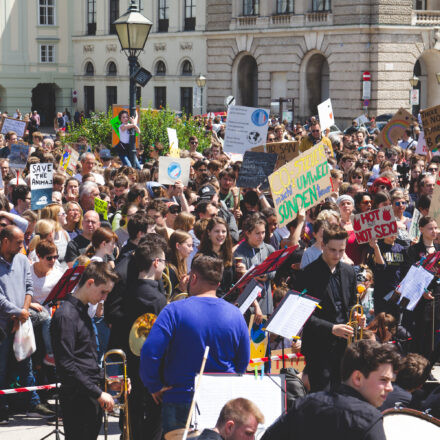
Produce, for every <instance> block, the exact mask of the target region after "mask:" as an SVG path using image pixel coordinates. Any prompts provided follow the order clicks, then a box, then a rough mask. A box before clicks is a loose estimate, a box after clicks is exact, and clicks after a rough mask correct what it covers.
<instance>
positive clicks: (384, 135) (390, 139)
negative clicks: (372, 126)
mask: <svg viewBox="0 0 440 440" xmlns="http://www.w3.org/2000/svg"><path fill="white" fill-rule="evenodd" d="M413 122H417V118H415V117H414V116H413V115H412V114H411V113H409V112H407V111H406V110H405V109H404V108H401V109H399V110H398V111H397V113H396V114H395V115H394V116H393V117H392V118H391V119H390V120H389V121H388V123H387V124H386V125H385V127H384V128H382V131H381V132H380V134H379V136H378V137H377V144H378V145H379V146H380V147H381V148H388V147H390V146H391V145H397V141H398V140H399V139H401V138H402V136H403V133H404V132H405V130H409V129H410V128H411V124H412V123H413Z"/></svg>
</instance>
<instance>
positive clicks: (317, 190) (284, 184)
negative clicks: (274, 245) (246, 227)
mask: <svg viewBox="0 0 440 440" xmlns="http://www.w3.org/2000/svg"><path fill="white" fill-rule="evenodd" d="M269 184H270V189H271V192H272V197H273V200H274V204H275V211H276V214H277V219H278V224H279V225H280V226H285V225H286V224H287V223H289V222H291V221H292V220H294V219H295V218H296V216H297V214H298V211H299V210H300V209H302V208H304V209H309V208H312V207H313V206H316V205H317V204H318V203H319V202H320V201H321V200H324V199H325V198H326V197H329V196H330V193H331V191H332V184H331V180H330V170H329V166H328V162H327V155H326V153H325V145H324V144H322V143H320V144H318V145H315V146H314V147H312V148H310V149H309V150H307V151H305V152H304V153H302V154H301V155H299V156H298V157H297V158H295V159H293V160H291V161H290V162H289V163H287V164H286V165H284V166H282V167H281V168H280V169H278V170H277V171H275V172H274V173H273V174H271V175H270V176H269Z"/></svg>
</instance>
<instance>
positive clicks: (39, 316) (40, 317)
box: [29, 308, 53, 354]
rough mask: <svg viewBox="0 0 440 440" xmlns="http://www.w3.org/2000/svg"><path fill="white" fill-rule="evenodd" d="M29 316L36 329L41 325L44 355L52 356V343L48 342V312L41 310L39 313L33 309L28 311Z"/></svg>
mask: <svg viewBox="0 0 440 440" xmlns="http://www.w3.org/2000/svg"><path fill="white" fill-rule="evenodd" d="M29 313H30V315H31V321H32V325H33V326H34V328H35V327H38V326H40V325H41V333H42V336H43V341H44V347H45V349H46V354H53V351H52V342H51V340H50V315H49V312H48V311H47V310H46V309H45V308H43V310H42V311H41V312H37V311H36V310H34V309H29Z"/></svg>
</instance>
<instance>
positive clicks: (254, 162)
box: [237, 151, 277, 188]
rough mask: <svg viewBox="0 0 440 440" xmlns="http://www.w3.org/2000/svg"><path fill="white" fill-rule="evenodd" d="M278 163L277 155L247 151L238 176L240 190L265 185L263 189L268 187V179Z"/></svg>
mask: <svg viewBox="0 0 440 440" xmlns="http://www.w3.org/2000/svg"><path fill="white" fill-rule="evenodd" d="M276 161H277V155H276V154H270V153H256V152H255V151H246V153H244V157H243V164H242V165H241V168H240V173H239V174H238V179H237V186H238V187H239V188H256V187H257V186H258V185H260V184H263V185H262V187H263V188H264V186H266V187H267V186H268V183H267V178H268V177H269V176H270V175H271V174H272V173H273V170H274V168H275V163H276ZM264 183H265V185H264Z"/></svg>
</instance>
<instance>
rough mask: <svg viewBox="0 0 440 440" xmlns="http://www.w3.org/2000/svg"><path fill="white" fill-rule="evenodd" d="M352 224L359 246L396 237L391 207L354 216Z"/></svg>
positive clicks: (395, 226) (395, 225)
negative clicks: (392, 236)
mask: <svg viewBox="0 0 440 440" xmlns="http://www.w3.org/2000/svg"><path fill="white" fill-rule="evenodd" d="M352 223H353V230H354V233H355V235H356V240H357V242H358V243H359V244H361V243H368V242H369V241H370V240H372V239H377V240H379V239H381V238H385V237H390V236H391V235H397V223H396V219H395V217H394V212H393V208H391V206H384V207H383V208H380V209H375V210H374V211H367V212H363V213H361V214H356V215H354V216H353V218H352Z"/></svg>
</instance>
